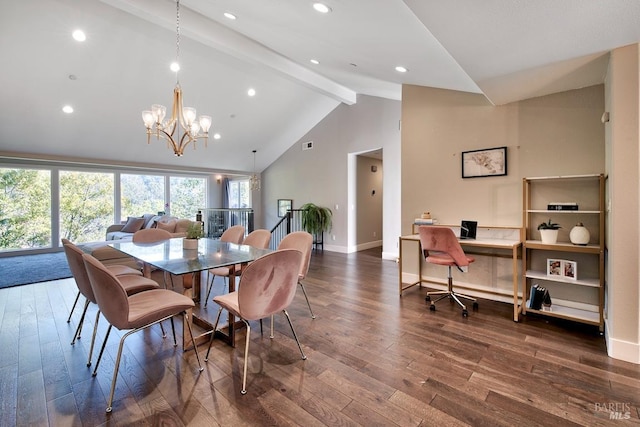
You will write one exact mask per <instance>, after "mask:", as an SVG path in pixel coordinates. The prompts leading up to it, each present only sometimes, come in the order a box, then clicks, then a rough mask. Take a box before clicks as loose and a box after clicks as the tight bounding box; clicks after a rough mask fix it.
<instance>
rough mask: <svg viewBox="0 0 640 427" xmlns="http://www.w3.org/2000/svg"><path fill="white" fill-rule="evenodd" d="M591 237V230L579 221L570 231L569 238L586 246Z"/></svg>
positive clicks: (574, 242)
mask: <svg viewBox="0 0 640 427" xmlns="http://www.w3.org/2000/svg"><path fill="white" fill-rule="evenodd" d="M590 238H591V234H589V230H587V229H586V227H585V226H584V225H582V223H581V222H579V223H577V224H576V225H575V227H573V228H572V229H571V232H569V240H571V243H573V244H574V245H580V246H586V245H587V244H588V243H589V239H590Z"/></svg>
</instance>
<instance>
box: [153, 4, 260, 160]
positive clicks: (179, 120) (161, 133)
mask: <svg viewBox="0 0 640 427" xmlns="http://www.w3.org/2000/svg"><path fill="white" fill-rule="evenodd" d="M179 58H180V0H177V1H176V62H175V63H174V64H171V69H172V70H173V71H175V73H176V86H175V88H174V89H173V109H172V110H171V117H170V118H168V119H167V120H166V121H164V118H165V116H166V115H167V108H166V107H165V106H164V105H159V104H154V105H152V106H151V110H145V111H143V112H142V120H143V121H144V125H145V127H146V128H147V144H150V143H151V136H152V135H155V136H156V138H157V139H160V138H164V139H166V140H167V146H170V148H172V149H173V152H174V153H175V155H176V156H177V157H180V156H182V155H183V154H184V149H185V148H186V147H187V146H188V145H189V144H191V143H192V142H193V148H194V149H195V145H196V140H197V139H204V145H205V147H206V146H207V141H208V139H209V128H210V127H211V117H210V116H200V117H199V118H198V119H197V120H196V109H195V108H191V107H183V106H182V89H181V88H180V81H179V79H178V70H180V65H179V62H178V59H179ZM201 132H202V133H201ZM254 152H255V151H254Z"/></svg>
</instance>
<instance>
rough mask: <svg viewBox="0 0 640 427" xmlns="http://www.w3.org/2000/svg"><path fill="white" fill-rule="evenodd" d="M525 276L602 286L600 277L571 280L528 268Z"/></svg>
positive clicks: (579, 284) (558, 281)
mask: <svg viewBox="0 0 640 427" xmlns="http://www.w3.org/2000/svg"><path fill="white" fill-rule="evenodd" d="M525 277H527V278H529V279H538V280H546V281H547V282H556V283H568V284H570V285H578V286H587V287H591V288H599V287H600V280H599V279H576V280H571V279H564V278H556V277H553V276H548V275H547V273H546V272H542V271H534V270H527V273H526V275H525Z"/></svg>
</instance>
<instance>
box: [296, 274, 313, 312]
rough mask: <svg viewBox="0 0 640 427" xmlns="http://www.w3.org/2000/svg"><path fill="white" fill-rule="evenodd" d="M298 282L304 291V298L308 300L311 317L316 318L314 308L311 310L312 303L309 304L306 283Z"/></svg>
mask: <svg viewBox="0 0 640 427" xmlns="http://www.w3.org/2000/svg"><path fill="white" fill-rule="evenodd" d="M298 284H299V285H300V287H301V288H302V293H303V294H304V299H306V300H307V306H309V312H310V313H311V318H312V319H315V318H316V315H315V314H313V310H311V304H309V297H307V291H306V290H305V289H304V285H303V284H302V282H298Z"/></svg>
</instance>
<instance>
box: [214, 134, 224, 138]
mask: <svg viewBox="0 0 640 427" xmlns="http://www.w3.org/2000/svg"><path fill="white" fill-rule="evenodd" d="M220 138H222V136H220V134H219V133H214V134H213V139H220Z"/></svg>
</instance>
